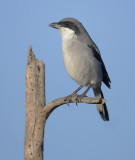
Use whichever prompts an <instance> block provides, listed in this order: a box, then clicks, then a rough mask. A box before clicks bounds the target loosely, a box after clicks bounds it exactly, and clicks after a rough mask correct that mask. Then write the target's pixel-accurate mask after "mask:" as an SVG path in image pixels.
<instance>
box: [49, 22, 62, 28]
mask: <svg viewBox="0 0 135 160" xmlns="http://www.w3.org/2000/svg"><path fill="white" fill-rule="evenodd" d="M49 26H50V27H52V28H56V29H59V28H60V24H59V23H51V24H50V25H49Z"/></svg>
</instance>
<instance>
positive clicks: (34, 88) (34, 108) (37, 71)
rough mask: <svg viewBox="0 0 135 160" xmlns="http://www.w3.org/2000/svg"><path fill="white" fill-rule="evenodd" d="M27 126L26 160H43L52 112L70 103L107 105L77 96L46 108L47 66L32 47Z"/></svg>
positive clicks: (27, 83) (27, 88)
mask: <svg viewBox="0 0 135 160" xmlns="http://www.w3.org/2000/svg"><path fill="white" fill-rule="evenodd" d="M25 103H26V124H25V141H24V159H25V160H43V140H44V127H45V122H46V119H47V118H48V116H49V115H50V114H51V112H52V111H53V110H54V109H55V108H57V107H59V106H61V105H63V104H68V103H91V104H97V103H102V104H104V103H105V99H97V98H90V97H83V98H82V99H81V100H78V99H77V95H76V96H74V97H72V98H71V99H70V102H69V101H66V97H62V98H59V99H56V100H54V101H52V102H50V103H49V104H47V105H46V106H45V65H44V63H43V62H39V61H38V60H37V59H36V58H35V56H34V54H33V52H32V47H30V49H29V51H28V60H27V68H26V102H25Z"/></svg>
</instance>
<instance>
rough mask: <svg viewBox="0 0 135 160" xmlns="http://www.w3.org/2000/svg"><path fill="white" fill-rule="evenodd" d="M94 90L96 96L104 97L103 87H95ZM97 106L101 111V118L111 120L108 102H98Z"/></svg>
mask: <svg viewBox="0 0 135 160" xmlns="http://www.w3.org/2000/svg"><path fill="white" fill-rule="evenodd" d="M93 91H94V94H95V97H100V98H104V96H103V93H102V90H101V89H99V88H93ZM96 106H97V111H98V112H99V114H100V116H101V118H102V119H103V120H104V121H109V114H108V111H107V106H106V104H105V103H104V104H97V105H96Z"/></svg>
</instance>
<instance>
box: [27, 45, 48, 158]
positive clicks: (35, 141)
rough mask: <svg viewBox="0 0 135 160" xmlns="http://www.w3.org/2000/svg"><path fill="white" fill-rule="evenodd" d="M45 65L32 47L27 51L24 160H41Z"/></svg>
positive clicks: (44, 119)
mask: <svg viewBox="0 0 135 160" xmlns="http://www.w3.org/2000/svg"><path fill="white" fill-rule="evenodd" d="M44 75H45V65H44V63H43V62H39V61H38V60H37V59H36V58H35V56H34V54H33V52H32V47H30V49H29V51H28V60H27V68H26V102H25V103H26V125H25V141H24V159H25V160H43V139H44V126H45V121H46V118H45V117H43V116H41V114H42V112H43V110H44V106H45V76H44Z"/></svg>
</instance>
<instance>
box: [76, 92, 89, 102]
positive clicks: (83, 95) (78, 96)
mask: <svg viewBox="0 0 135 160" xmlns="http://www.w3.org/2000/svg"><path fill="white" fill-rule="evenodd" d="M83 97H87V96H86V95H85V94H81V95H77V97H76V105H77V103H78V102H81V99H82V98H83Z"/></svg>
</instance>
